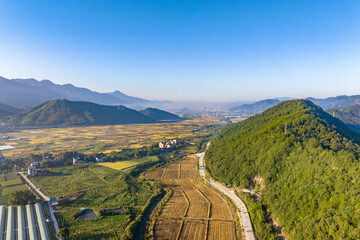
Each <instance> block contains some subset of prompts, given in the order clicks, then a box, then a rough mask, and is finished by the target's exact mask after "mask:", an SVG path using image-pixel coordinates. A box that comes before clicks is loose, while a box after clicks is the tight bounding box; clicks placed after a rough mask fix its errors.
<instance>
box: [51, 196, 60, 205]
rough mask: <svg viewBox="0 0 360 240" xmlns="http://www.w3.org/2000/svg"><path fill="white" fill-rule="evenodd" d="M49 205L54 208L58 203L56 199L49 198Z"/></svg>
mask: <svg viewBox="0 0 360 240" xmlns="http://www.w3.org/2000/svg"><path fill="white" fill-rule="evenodd" d="M50 204H51V206H56V205H58V204H59V203H58V201H57V200H56V197H51V198H50Z"/></svg>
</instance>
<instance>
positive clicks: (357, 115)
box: [326, 104, 360, 131]
mask: <svg viewBox="0 0 360 240" xmlns="http://www.w3.org/2000/svg"><path fill="white" fill-rule="evenodd" d="M326 112H327V113H329V114H330V115H333V116H334V117H336V118H338V119H340V120H341V121H343V122H344V123H346V124H348V125H350V126H351V127H352V128H353V129H354V130H356V131H360V105H357V104H355V105H351V106H348V107H335V108H331V109H329V110H327V111H326Z"/></svg>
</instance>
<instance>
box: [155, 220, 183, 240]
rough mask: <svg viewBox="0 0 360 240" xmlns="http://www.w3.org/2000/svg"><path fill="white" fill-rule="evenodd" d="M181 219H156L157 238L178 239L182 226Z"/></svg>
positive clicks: (163, 239)
mask: <svg viewBox="0 0 360 240" xmlns="http://www.w3.org/2000/svg"><path fill="white" fill-rule="evenodd" d="M181 222H182V221H181V220H178V219H159V220H157V221H156V224H155V229H154V233H155V236H156V239H159V240H166V239H176V238H177V235H178V233H179V231H180V228H181Z"/></svg>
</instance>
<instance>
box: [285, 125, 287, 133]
mask: <svg viewBox="0 0 360 240" xmlns="http://www.w3.org/2000/svg"><path fill="white" fill-rule="evenodd" d="M285 134H287V123H285Z"/></svg>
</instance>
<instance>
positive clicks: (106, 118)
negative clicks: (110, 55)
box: [9, 99, 181, 128]
mask: <svg viewBox="0 0 360 240" xmlns="http://www.w3.org/2000/svg"><path fill="white" fill-rule="evenodd" d="M180 119H181V118H179V117H178V116H177V115H174V114H171V113H168V112H165V111H162V110H159V109H154V108H149V109H145V110H143V111H142V112H138V111H136V110H133V109H130V108H127V107H125V106H106V105H99V104H96V103H91V102H83V101H69V100H65V99H61V100H53V101H48V102H45V103H43V104H40V105H38V106H36V107H33V108H30V109H29V110H26V111H25V112H22V113H20V114H17V115H13V116H12V117H10V120H9V123H10V125H11V126H15V127H22V128H24V127H71V126H87V125H115V124H135V123H155V122H159V121H163V120H171V121H174V120H180Z"/></svg>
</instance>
